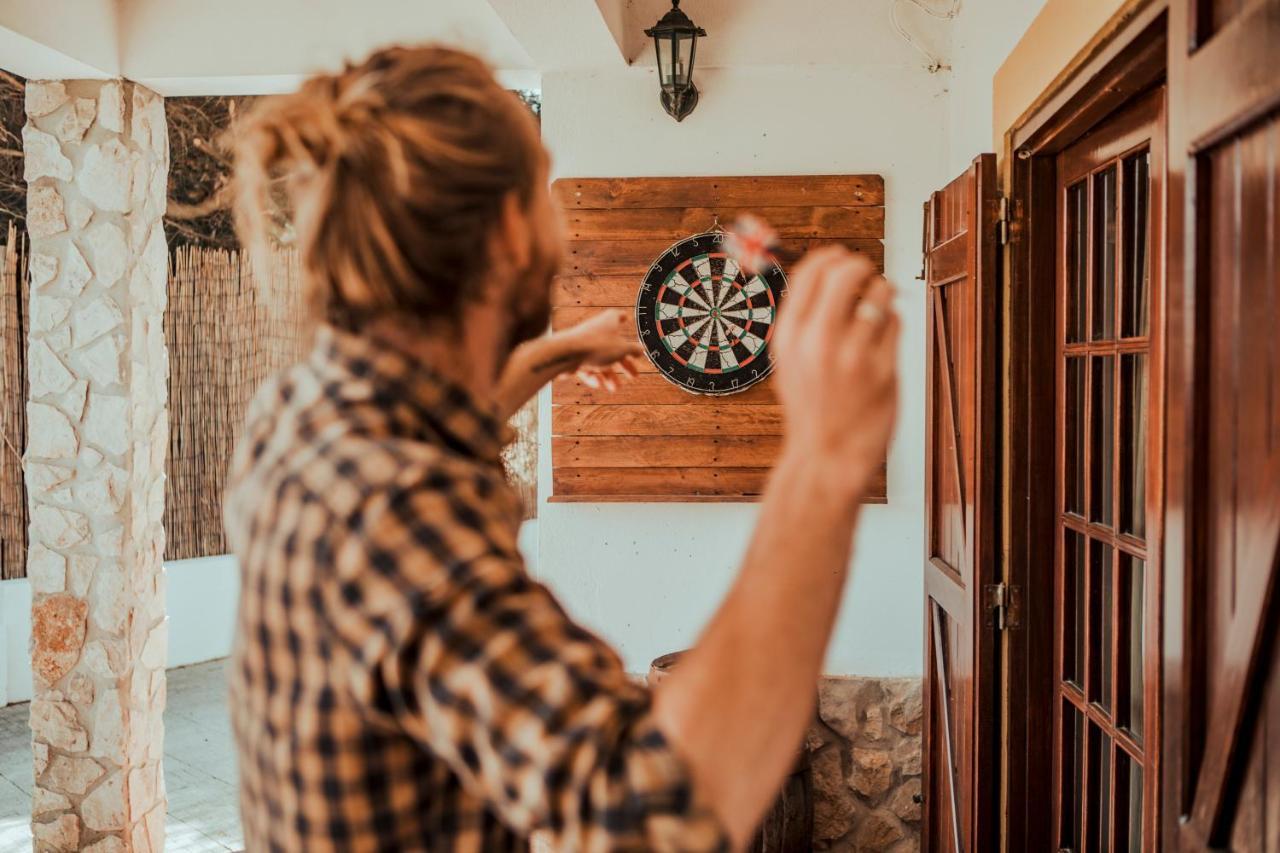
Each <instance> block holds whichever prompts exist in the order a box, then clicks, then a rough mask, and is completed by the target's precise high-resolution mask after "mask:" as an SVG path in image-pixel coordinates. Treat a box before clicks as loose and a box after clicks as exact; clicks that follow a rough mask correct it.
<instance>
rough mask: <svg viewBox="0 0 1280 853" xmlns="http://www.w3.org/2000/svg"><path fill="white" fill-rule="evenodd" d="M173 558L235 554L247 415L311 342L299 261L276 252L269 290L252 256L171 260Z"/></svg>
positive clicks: (202, 254) (181, 251)
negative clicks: (229, 479) (228, 502)
mask: <svg viewBox="0 0 1280 853" xmlns="http://www.w3.org/2000/svg"><path fill="white" fill-rule="evenodd" d="M171 264H172V268H171V270H170V275H169V305H168V308H167V309H166V310H165V318H164V325H165V338H166V339H167V341H168V345H169V478H168V484H167V486H166V491H165V506H164V526H165V532H166V536H167V543H166V546H165V558H166V559H169V560H176V559H184V558H187V557H203V556H209V555H212V554H225V553H226V552H227V546H226V542H225V539H224V537H223V532H222V491H223V487H224V484H225V481H226V473H227V465H228V463H229V462H230V460H231V451H232V448H233V446H234V444H235V439H236V436H237V434H238V431H239V429H240V425H241V424H242V423H243V421H244V414H245V408H246V407H247V406H248V404H249V400H250V399H251V398H252V397H253V395H254V393H255V392H256V391H257V390H258V387H259V386H260V385H261V384H262V382H263V381H264V380H265V379H266V378H267V377H268V376H270V375H271V374H272V373H275V372H276V371H277V370H280V369H281V368H283V367H286V366H288V365H290V364H292V363H294V362H295V361H297V360H298V359H299V358H300V357H301V355H302V352H303V348H304V347H305V344H306V341H305V338H306V333H305V330H304V328H303V324H302V321H301V318H302V316H303V312H302V310H301V305H300V304H299V294H300V289H299V281H298V263H297V256H296V255H295V254H294V253H293V252H290V251H286V250H282V249H281V250H276V251H274V252H272V254H271V256H270V275H269V276H268V277H267V278H268V280H267V281H266V282H262V283H259V281H258V280H257V277H256V276H255V275H254V273H253V270H252V264H251V263H250V258H249V255H248V253H243V254H242V253H239V252H231V251H226V250H223V249H202V248H199V247H195V246H184V247H180V248H178V249H177V250H175V252H174V253H173V256H172V258H171Z"/></svg>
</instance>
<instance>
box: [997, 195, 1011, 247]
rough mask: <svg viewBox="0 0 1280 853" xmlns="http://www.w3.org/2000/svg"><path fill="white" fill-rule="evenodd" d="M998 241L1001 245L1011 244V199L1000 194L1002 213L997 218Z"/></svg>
mask: <svg viewBox="0 0 1280 853" xmlns="http://www.w3.org/2000/svg"><path fill="white" fill-rule="evenodd" d="M996 243H997V244H998V245H1000V246H1006V245H1008V244H1009V199H1008V198H1007V197H1006V196H1000V215H999V216H998V217H997V218H996Z"/></svg>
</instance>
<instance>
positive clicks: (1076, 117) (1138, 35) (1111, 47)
mask: <svg viewBox="0 0 1280 853" xmlns="http://www.w3.org/2000/svg"><path fill="white" fill-rule="evenodd" d="M1168 7H1169V0H1130V2H1129V3H1128V4H1127V5H1126V6H1124V7H1123V8H1121V9H1120V10H1119V11H1118V12H1117V13H1116V14H1115V15H1114V16H1113V17H1112V19H1111V20H1110V21H1109V22H1108V23H1107V25H1106V26H1104V27H1103V28H1102V29H1101V30H1100V31H1099V32H1098V34H1097V36H1095V38H1094V39H1093V40H1092V41H1090V42H1089V44H1087V45H1086V46H1085V47H1084V48H1083V49H1082V50H1081V51H1080V52H1079V53H1078V54H1076V57H1075V58H1074V59H1073V60H1072V61H1071V62H1069V63H1068V64H1067V66H1066V67H1065V68H1064V69H1063V70H1062V72H1061V73H1060V74H1059V75H1058V76H1057V77H1056V78H1054V80H1053V82H1051V83H1050V84H1049V85H1048V86H1047V87H1046V88H1045V90H1044V92H1043V93H1041V95H1040V97H1038V98H1036V100H1035V101H1033V102H1032V103H1031V105H1030V106H1028V107H1027V109H1026V110H1024V111H1023V113H1022V115H1021V116H1019V117H1018V119H1017V120H1016V121H1015V122H1014V123H1013V125H1012V126H1011V127H1009V128H1008V129H1007V131H1006V134H1005V140H1006V144H1007V146H1008V151H1009V153H1012V152H1015V151H1017V152H1022V151H1025V152H1026V153H1027V154H1032V153H1041V152H1042V150H1043V149H1045V148H1049V149H1050V150H1052V151H1058V150H1061V149H1062V148H1064V147H1066V145H1068V144H1070V142H1071V141H1072V140H1075V139H1078V138H1080V136H1082V135H1084V134H1085V133H1086V132H1088V130H1089V128H1090V127H1092V126H1093V125H1094V124H1096V123H1097V121H1098V119H1100V118H1101V117H1103V116H1105V115H1106V114H1108V113H1110V112H1112V111H1114V110H1115V109H1116V108H1117V107H1118V106H1119V105H1120V104H1122V103H1124V102H1125V101H1127V100H1129V99H1130V98H1132V97H1133V95H1134V94H1136V93H1138V92H1140V91H1142V90H1143V89H1145V88H1147V87H1149V86H1150V85H1151V84H1152V83H1154V82H1156V81H1157V80H1158V79H1159V77H1160V76H1162V75H1163V68H1164V64H1165V60H1164V50H1163V45H1162V44H1155V43H1151V42H1148V41H1146V39H1147V33H1148V30H1150V29H1151V28H1152V27H1153V26H1154V27H1155V28H1156V30H1155V31H1156V32H1159V33H1161V34H1162V33H1163V32H1164V29H1165V25H1164V24H1163V23H1161V22H1160V18H1162V17H1163V16H1164V15H1165V14H1166V12H1167V11H1168ZM1153 70H1154V72H1155V73H1154V75H1153V74H1152V72H1153Z"/></svg>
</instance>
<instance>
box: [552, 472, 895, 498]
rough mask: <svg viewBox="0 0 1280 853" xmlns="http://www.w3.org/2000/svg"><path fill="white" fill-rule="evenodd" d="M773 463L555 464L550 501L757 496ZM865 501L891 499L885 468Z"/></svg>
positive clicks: (761, 492)
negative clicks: (732, 465)
mask: <svg viewBox="0 0 1280 853" xmlns="http://www.w3.org/2000/svg"><path fill="white" fill-rule="evenodd" d="M770 470H771V469H769V468H661V469H651V468H557V469H555V470H554V471H553V472H552V476H551V480H552V490H553V492H554V494H553V495H552V497H551V498H550V500H551V501H552V502H573V501H585V500H599V501H625V502H628V503H646V502H656V501H690V502H696V501H708V500H730V499H735V498H737V499H752V500H758V499H759V497H760V496H761V494H763V492H764V487H765V484H766V483H767V482H768V480H769V472H770ZM862 502H863V503H866V504H883V503H888V490H887V489H886V479H885V469H884V468H881V469H880V470H879V471H878V472H877V473H876V475H875V477H874V478H873V480H872V481H871V483H870V484H869V485H868V486H867V493H866V495H865V496H863V499H862Z"/></svg>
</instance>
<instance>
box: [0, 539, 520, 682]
mask: <svg viewBox="0 0 1280 853" xmlns="http://www.w3.org/2000/svg"><path fill="white" fill-rule="evenodd" d="M520 550H521V551H522V552H523V553H524V555H525V560H526V561H527V562H528V564H529V569H530V571H532V570H533V564H534V561H535V560H537V559H538V522H537V521H530V522H526V523H525V525H524V526H523V527H522V528H521V529H520ZM164 571H165V583H166V593H165V610H166V612H167V613H168V616H169V668H170V669H172V668H174V667H179V666H190V665H191V664H193V663H200V662H201V661H206V660H213V659H215V658H220V657H226V656H227V655H228V654H230V653H231V642H232V639H233V634H234V630H235V618H236V601H237V599H238V598H239V595H240V569H239V565H238V564H237V563H236V558H235V557H232V556H230V555H224V556H220V557H200V558H197V559H194V560H172V561H170V562H167V563H165V564H164ZM30 640H31V585H30V584H29V583H27V581H26V579H25V578H24V579H22V580H11V581H0V706H3V705H7V704H10V703H12V702H27V701H29V700H30V699H31V687H32V684H31V655H30V652H29V651H28V643H29V642H30Z"/></svg>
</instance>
